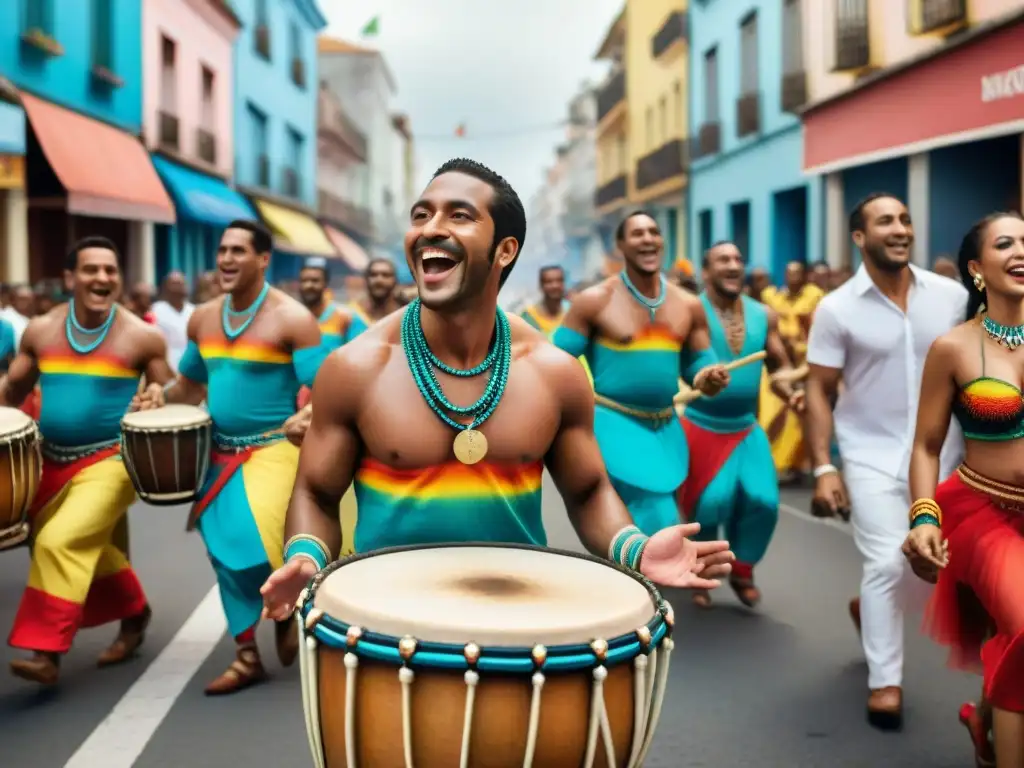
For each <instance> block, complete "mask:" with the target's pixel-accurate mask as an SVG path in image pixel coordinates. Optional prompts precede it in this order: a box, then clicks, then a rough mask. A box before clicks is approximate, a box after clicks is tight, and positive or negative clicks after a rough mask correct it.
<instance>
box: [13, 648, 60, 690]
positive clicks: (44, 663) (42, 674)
mask: <svg viewBox="0 0 1024 768" xmlns="http://www.w3.org/2000/svg"><path fill="white" fill-rule="evenodd" d="M10 668H11V674H12V675H14V676H15V677H20V678H21V679H22V680H28V681H29V682H30V683H38V684H39V685H47V686H50V685H56V684H57V680H58V679H59V678H60V656H58V655H57V654H56V653H44V652H43V651H36V653H35V654H33V655H32V656H30V657H29V658H27V659H15V660H14V661H12V662H11V664H10Z"/></svg>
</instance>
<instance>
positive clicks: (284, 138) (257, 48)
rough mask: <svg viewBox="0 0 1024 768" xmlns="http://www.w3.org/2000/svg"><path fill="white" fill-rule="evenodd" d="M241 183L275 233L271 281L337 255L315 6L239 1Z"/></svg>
mask: <svg viewBox="0 0 1024 768" xmlns="http://www.w3.org/2000/svg"><path fill="white" fill-rule="evenodd" d="M231 7H232V9H233V10H234V13H235V14H236V15H237V16H238V18H239V20H240V21H241V26H242V32H241V34H240V35H239V37H238V39H237V41H236V43H235V48H234V51H235V78H234V79H235V93H234V137H235V139H234V143H235V157H236V162H235V169H234V170H235V180H236V182H237V185H238V187H239V189H241V190H242V191H243V192H244V193H245V194H246V195H247V196H248V197H249V198H250V199H251V200H252V202H253V204H254V206H255V208H256V210H257V212H258V213H259V215H260V217H261V218H262V219H263V220H264V222H265V223H266V224H267V225H268V226H269V228H270V229H271V230H272V231H273V232H274V235H275V239H274V258H273V259H272V260H271V277H272V279H273V280H275V281H280V280H283V279H288V278H291V277H294V276H295V275H297V273H298V269H299V266H300V264H301V258H302V257H303V256H307V255H320V256H330V257H333V256H336V255H337V254H336V251H335V250H334V248H333V247H332V246H331V243H330V241H329V240H328V239H327V235H326V234H325V233H324V230H323V228H322V227H321V226H320V225H319V223H318V222H317V221H316V219H315V218H314V216H315V212H316V205H317V186H316V153H317V112H316V110H317V94H318V91H319V79H318V73H317V41H316V36H317V32H319V31H320V30H321V29H323V28H324V27H325V26H326V24H327V21H326V19H325V18H324V16H323V14H322V13H321V12H320V9H319V8H318V7H317V4H316V2H314V0H234V2H232V4H231Z"/></svg>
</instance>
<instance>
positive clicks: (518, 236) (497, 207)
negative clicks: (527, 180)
mask: <svg viewBox="0 0 1024 768" xmlns="http://www.w3.org/2000/svg"><path fill="white" fill-rule="evenodd" d="M445 173H463V174H465V175H466V176H472V177H473V178H475V179H479V180H480V181H482V182H483V183H484V184H486V185H487V186H489V187H490V188H491V189H492V190H493V191H494V195H493V196H492V197H491V204H490V205H489V206H488V213H490V214H491V219H493V221H494V240H493V241H492V244H491V248H492V249H493V248H494V246H496V245H497V244H498V243H500V242H501V241H502V240H504V239H505V238H506V237H511V238H512V239H513V240H515V241H516V242H517V243H518V244H519V250H518V251H517V252H516V257H515V259H513V260H512V263H511V264H509V265H508V266H507V267H505V268H504V269H503V270H501V279H500V282H499V283H498V285H499V287H500V286H502V285H504V284H505V281H506V280H508V277H509V275H510V274H512V268H513V267H514V266H515V265H516V262H518V261H519V257H520V256H522V255H523V246H524V245H525V244H526V209H525V208H523V201H522V200H520V199H519V195H518V194H516V191H515V190H514V189H513V188H512V185H511V184H509V183H508V181H506V180H505V178H504V177H503V176H500V175H498V174H497V173H496V172H494V171H492V170H491V169H490V168H488V167H487V166H486V165H484V164H483V163H478V162H477V161H476V160H470V159H469V158H466V157H456V158H454V159H452V160H449V161H448V162H447V163H445V164H444V165H442V166H441V167H440V168H438V169H437V170H436V171H434V176H433V178H435V179H436V178H437V177H438V176H440V175H442V174H445Z"/></svg>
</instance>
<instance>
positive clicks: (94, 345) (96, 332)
mask: <svg viewBox="0 0 1024 768" xmlns="http://www.w3.org/2000/svg"><path fill="white" fill-rule="evenodd" d="M116 313H117V304H114V305H112V306H111V307H110V312H108V313H107V319H106V320H104V321H103V322H102V323H101V324H100V325H99V326H97V327H96V328H86V327H85V326H84V325H82V324H81V323H80V322H78V318H77V317H75V300H74V299H71V300H70V301H69V302H68V316H67V317H66V318H65V319H64V335H65V336H66V337H67V339H68V344H70V345H71V348H72V349H73V350H74V351H75V352H77V353H78V354H80V355H88V354H89V353H90V352H93V351H95V350H96V349H98V348H99V346H100V345H101V344H102V343H103V342H104V341H106V339H107V335H108V334H109V333H110V329H111V328H112V327H113V325H114V315H115V314H116ZM76 333H77V334H78V335H79V336H83V337H85V338H87V339H92V341H89V342H87V343H85V344H80V343H79V342H78V341H77V340H76V339H75V334H76Z"/></svg>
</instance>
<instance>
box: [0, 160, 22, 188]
mask: <svg viewBox="0 0 1024 768" xmlns="http://www.w3.org/2000/svg"><path fill="white" fill-rule="evenodd" d="M24 186H25V158H24V157H22V156H21V155H0V189H21V188H22V187H24Z"/></svg>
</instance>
